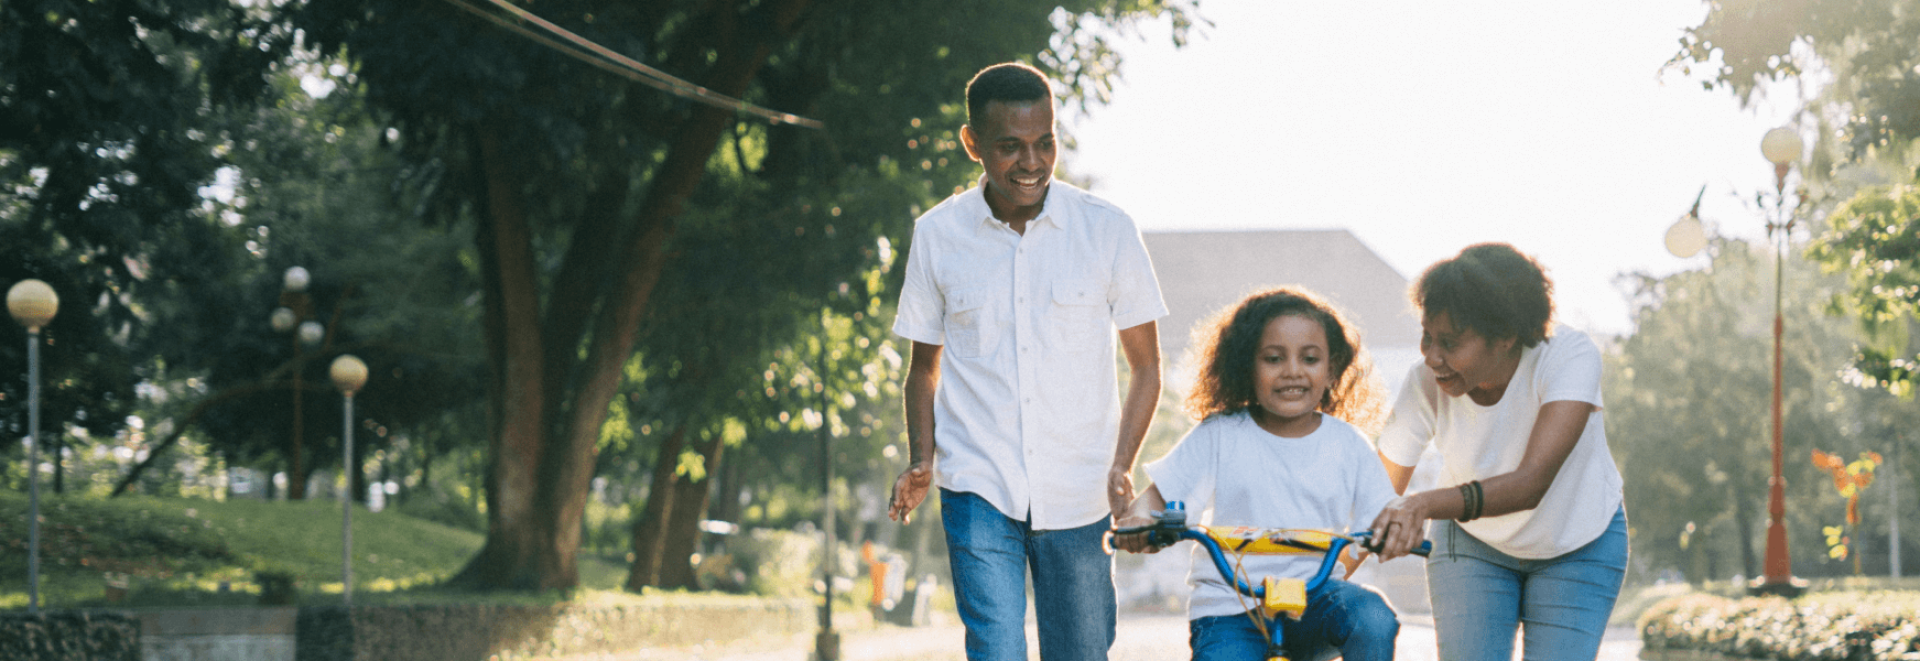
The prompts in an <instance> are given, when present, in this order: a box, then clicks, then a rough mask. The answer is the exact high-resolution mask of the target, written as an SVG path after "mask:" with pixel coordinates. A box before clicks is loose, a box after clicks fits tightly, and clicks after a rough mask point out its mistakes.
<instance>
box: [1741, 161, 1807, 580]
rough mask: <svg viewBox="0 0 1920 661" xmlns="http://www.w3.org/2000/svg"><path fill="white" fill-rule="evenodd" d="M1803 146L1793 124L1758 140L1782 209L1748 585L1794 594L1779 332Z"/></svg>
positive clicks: (1772, 229)
mask: <svg viewBox="0 0 1920 661" xmlns="http://www.w3.org/2000/svg"><path fill="white" fill-rule="evenodd" d="M1802 147H1803V145H1802V144H1801V142H1800V134H1799V133H1798V132H1796V131H1794V130H1793V129H1792V128H1789V127H1785V126H1782V127H1779V128H1776V129H1773V130H1771V131H1767V134H1766V136H1765V137H1763V138H1761V139H1760V153H1761V154H1762V155H1764V156H1766V157H1767V160H1768V161H1770V162H1772V163H1773V192H1774V195H1775V199H1776V200H1777V201H1776V202H1775V204H1776V208H1777V209H1778V210H1781V211H1782V213H1777V214H1776V215H1778V216H1782V217H1783V218H1782V219H1780V220H1771V221H1768V222H1767V238H1768V239H1769V240H1771V241H1773V243H1774V260H1773V476H1772V477H1771V478H1768V480H1767V557H1766V563H1765V565H1764V567H1763V568H1764V570H1765V575H1764V576H1762V577H1761V578H1760V580H1758V581H1755V582H1754V583H1753V585H1751V586H1750V587H1749V591H1750V592H1754V593H1756V594H1777V595H1782V596H1787V597H1792V596H1796V595H1798V594H1800V592H1801V591H1803V590H1804V589H1805V588H1806V581H1802V580H1799V579H1796V578H1794V577H1793V559H1792V558H1791V557H1790V556H1789V555H1788V554H1787V525H1786V523H1785V521H1784V519H1785V518H1786V515H1787V496H1786V487H1787V480H1786V478H1785V477H1783V476H1782V475H1781V473H1780V465H1781V459H1782V453H1783V450H1782V445H1783V443H1782V428H1781V425H1780V422H1781V409H1780V390H1781V384H1780V377H1781V369H1782V367H1784V358H1783V356H1784V354H1783V352H1782V350H1781V335H1782V333H1783V332H1784V331H1785V329H1786V322H1785V321H1784V320H1783V319H1782V316H1781V307H1782V302H1783V300H1784V299H1783V296H1782V294H1781V289H1782V286H1783V283H1784V282H1785V280H1784V278H1783V277H1782V276H1783V275H1784V274H1785V264H1786V260H1787V243H1788V241H1789V238H1790V237H1789V233H1790V232H1792V231H1793V222H1794V215H1795V214H1794V212H1793V211H1790V210H1786V204H1787V198H1786V188H1787V172H1788V171H1789V170H1792V169H1793V164H1794V163H1796V162H1799V160H1800V152H1801V149H1802Z"/></svg>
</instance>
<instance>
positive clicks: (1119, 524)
mask: <svg viewBox="0 0 1920 661" xmlns="http://www.w3.org/2000/svg"><path fill="white" fill-rule="evenodd" d="M1150 525H1153V519H1152V518H1151V517H1144V516H1140V515H1137V514H1127V515H1126V516H1123V517H1121V518H1119V519H1116V520H1114V522H1113V527H1114V529H1115V530H1118V529H1122V528H1138V527H1142V526H1150ZM1108 534H1112V533H1108ZM1113 547H1114V548H1117V549H1120V550H1122V551H1130V552H1133V553H1159V552H1160V547H1158V546H1154V545H1152V544H1148V543H1147V534H1146V533H1133V534H1130V535H1113Z"/></svg>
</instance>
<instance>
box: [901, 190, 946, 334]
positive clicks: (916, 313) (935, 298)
mask: <svg viewBox="0 0 1920 661" xmlns="http://www.w3.org/2000/svg"><path fill="white" fill-rule="evenodd" d="M921 221H925V217H924V216H923V217H922V218H921ZM927 226H928V223H926V222H920V221H916V222H915V223H914V224H913V243H912V244H911V245H909V246H907V272H906V280H905V282H904V283H903V284H902V285H901V287H900V305H898V306H897V307H896V308H895V313H894V317H893V334H895V335H899V336H900V337H904V338H907V339H909V340H913V341H915V342H921V343H925V344H946V323H945V319H946V315H945V309H946V303H945V299H944V298H942V296H941V294H940V287H939V283H938V282H936V281H935V280H934V277H933V255H932V253H933V252H934V250H935V249H936V246H934V242H933V241H932V240H931V239H930V237H929V235H931V234H933V232H932V231H930V230H928V228H927Z"/></svg>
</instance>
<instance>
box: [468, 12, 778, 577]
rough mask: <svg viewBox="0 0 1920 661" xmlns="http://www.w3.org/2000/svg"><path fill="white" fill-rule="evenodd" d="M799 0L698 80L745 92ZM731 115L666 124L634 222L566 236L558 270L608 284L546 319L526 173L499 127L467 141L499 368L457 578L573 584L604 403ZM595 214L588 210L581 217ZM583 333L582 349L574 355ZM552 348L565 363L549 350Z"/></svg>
mask: <svg viewBox="0 0 1920 661" xmlns="http://www.w3.org/2000/svg"><path fill="white" fill-rule="evenodd" d="M807 4H808V0H784V1H782V2H778V3H774V4H772V5H763V6H761V7H759V8H757V9H756V10H754V11H757V12H763V13H764V16H761V17H759V18H764V19H766V23H765V24H764V26H765V27H768V28H771V29H767V30H753V31H750V33H751V35H750V37H748V39H747V40H745V41H743V42H740V43H726V44H721V45H722V46H724V47H723V48H719V49H718V51H719V52H720V53H721V55H720V58H719V60H718V61H716V62H715V63H714V65H713V67H712V68H711V69H710V70H709V75H708V78H709V80H708V81H707V84H706V85H705V87H707V88H708V89H711V90H714V91H717V92H720V93H722V94H726V95H729V96H739V95H740V94H741V93H742V92H743V91H744V90H746V89H747V86H748V84H749V83H750V82H751V81H752V80H753V78H754V76H755V75H756V74H757V73H758V72H759V70H760V68H761V66H763V65H764V64H765V63H766V61H767V56H768V55H769V53H771V52H772V47H773V44H774V42H775V41H776V40H784V39H786V38H788V35H790V34H791V31H792V27H793V25H794V23H795V22H796V21H797V20H798V19H799V15H800V11H801V10H802V9H803V8H805V7H806V5H807ZM734 121H735V117H734V113H733V112H731V111H728V110H721V109H718V108H713V107H709V106H704V105H703V106H698V107H696V108H694V109H693V110H692V111H691V112H690V115H689V117H688V118H687V119H686V120H685V121H683V122H681V123H680V124H679V125H678V126H676V127H674V130H673V132H672V133H673V135H674V139H673V142H672V144H671V146H670V147H669V148H668V150H667V155H666V158H665V160H664V161H662V162H661V164H660V165H659V166H658V168H657V169H656V171H655V176H654V178H653V180H652V182H651V184H650V185H649V188H648V190H647V194H646V198H645V199H644V200H643V201H642V202H641V204H640V209H639V212H638V213H637V214H635V216H634V218H635V219H636V220H635V221H634V225H633V227H632V229H630V230H624V231H623V232H622V234H624V237H619V238H616V240H614V241H609V238H610V236H609V233H602V232H594V231H587V232H576V233H575V235H574V237H573V239H572V240H573V242H574V246H576V247H570V248H569V250H568V263H567V264H566V265H564V266H562V267H561V270H560V274H559V276H558V278H559V280H561V281H564V282H569V283H571V282H589V283H591V282H595V281H608V282H609V284H608V285H607V288H605V289H601V288H599V287H595V288H594V291H596V292H599V296H600V298H599V304H598V305H594V304H591V301H588V300H586V299H581V298H578V297H577V294H576V293H574V292H572V291H570V290H562V291H560V292H558V293H556V297H555V298H554V299H553V302H554V304H555V305H554V306H553V308H552V309H551V310H549V313H550V316H549V317H548V318H546V319H545V320H544V321H543V320H542V316H541V307H540V300H539V293H538V288H539V284H538V283H539V276H540V274H539V273H538V272H537V270H536V268H535V263H534V261H533V258H532V254H531V248H530V246H531V243H532V242H531V239H532V236H531V232H530V231H529V229H528V226H527V219H526V216H525V214H524V211H523V210H522V208H521V206H520V204H519V198H520V195H521V194H522V193H523V192H524V191H522V190H521V181H522V180H521V179H520V178H518V177H515V176H513V173H512V172H511V170H510V168H511V167H512V165H513V164H514V161H512V159H511V157H510V156H509V155H507V154H504V153H502V149H501V146H500V145H501V141H500V139H501V135H500V133H499V130H500V129H499V127H497V126H487V127H483V128H482V129H481V130H480V131H479V134H478V135H477V136H476V137H477V140H476V141H475V143H476V144H477V145H478V146H479V151H480V154H479V160H480V166H481V167H480V172H481V173H482V183H483V184H484V185H485V188H486V190H487V195H486V200H487V208H486V209H485V210H484V213H483V218H482V222H481V223H480V225H481V232H480V236H479V239H480V240H479V244H480V252H481V255H482V270H483V271H484V274H483V276H484V278H485V280H486V282H485V293H486V296H485V297H484V298H485V299H486V308H485V310H484V314H485V322H486V330H487V333H486V334H487V344H488V351H489V359H490V360H489V364H490V366H491V368H492V372H493V382H492V383H491V384H490V385H491V387H490V388H489V397H488V401H489V403H490V404H491V407H492V420H491V422H492V423H493V424H492V428H491V430H490V434H491V436H492V439H491V450H492V454H491V456H492V460H493V466H492V469H491V470H490V471H489V473H488V475H489V478H490V480H491V482H490V484H489V485H488V493H487V500H488V504H489V508H488V510H487V513H488V528H487V542H486V545H485V546H484V547H482V548H481V551H480V554H479V555H478V556H475V558H474V559H473V560H472V561H471V562H469V563H468V565H467V567H466V568H464V569H462V570H461V572H460V574H459V575H458V576H456V577H455V578H454V581H455V582H472V583H477V584H478V585H480V586H482V587H503V588H513V589H534V590H548V589H566V588H572V587H574V586H575V585H577V584H578V582H579V576H578V567H577V564H576V555H577V553H578V551H579V548H580V524H581V521H582V519H583V518H584V516H585V510H586V500H587V488H588V485H589V484H590V483H591V481H592V479H593V469H594V465H595V461H594V453H595V444H596V443H597V442H598V441H599V437H600V427H601V424H602V423H603V422H604V421H605V420H606V414H607V406H608V404H609V403H610V402H611V401H612V400H613V397H614V395H615V393H616V392H617V391H618V388H619V385H620V381H621V378H622V376H623V368H624V366H625V365H626V362H627V359H628V358H629V357H630V356H631V355H632V353H633V345H634V342H635V338H636V336H637V333H638V332H639V329H640V322H641V320H642V319H643V318H644V317H645V313H646V310H647V303H648V300H649V299H650V298H651V296H652V294H653V289H654V287H655V286H656V285H657V284H658V283H659V281H660V276H661V272H662V270H663V268H664V266H665V263H666V255H665V248H666V245H667V242H668V240H669V239H670V238H671V236H672V234H673V227H674V223H675V221H676V220H677V219H678V218H679V217H680V215H681V213H682V211H683V210H684V208H685V206H686V201H687V200H688V199H689V198H690V197H692V195H693V193H694V191H695V189H697V188H698V187H699V184H700V180H701V178H702V177H703V176H704V175H705V173H706V164H707V161H708V160H709V159H710V158H711V157H712V155H713V150H714V149H715V147H716V146H717V145H718V144H719V140H720V136H721V134H722V132H723V131H725V130H726V128H727V127H729V126H731V125H732V123H733V122H734ZM603 192H605V189H603ZM605 194H606V195H608V196H610V197H617V196H616V195H615V194H613V193H610V192H607V193H605ZM602 223H603V221H598V220H594V219H593V218H589V219H587V224H586V225H584V226H591V227H600V226H601V225H602ZM606 224H609V225H610V224H611V223H606ZM582 242H602V243H613V244H614V245H616V246H617V250H616V251H614V253H613V254H611V255H608V254H606V252H605V251H603V250H602V249H600V248H597V247H593V246H582V245H581V243H582ZM575 259H582V260H585V261H581V262H574V261H573V260H575ZM602 260H606V261H605V263H607V264H615V265H619V266H618V267H615V268H618V269H619V270H618V272H617V273H609V274H606V275H607V276H610V277H607V278H600V277H595V276H596V274H598V273H599V272H600V271H599V269H600V268H603V266H602ZM543 330H544V331H546V332H545V333H544V334H543ZM583 345H584V347H585V349H586V355H585V356H584V357H581V358H574V356H577V355H579V350H580V349H581V348H582V346H583ZM560 360H564V362H556V361H560ZM656 489H657V487H656ZM655 493H658V491H657V490H656V491H655Z"/></svg>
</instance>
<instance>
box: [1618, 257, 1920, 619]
mask: <svg viewBox="0 0 1920 661" xmlns="http://www.w3.org/2000/svg"><path fill="white" fill-rule="evenodd" d="M1711 254H1712V255H1713V261H1712V263H1711V265H1709V266H1708V267H1706V268H1704V269H1700V270H1695V271H1685V272H1681V273H1677V274H1674V275H1671V276H1667V277H1664V278H1653V277H1650V276H1638V277H1636V278H1633V279H1630V280H1629V281H1628V282H1629V283H1630V286H1631V287H1632V291H1633V292H1634V294H1635V299H1634V300H1635V324H1636V330H1635V332H1634V334H1633V335H1632V336H1630V337H1628V338H1625V339H1624V340H1622V341H1621V342H1620V343H1619V344H1618V345H1616V346H1615V347H1614V348H1612V349H1611V350H1610V351H1609V352H1608V354H1607V356H1606V361H1607V370H1606V376H1605V379H1606V382H1605V383H1604V384H1603V388H1604V390H1605V392H1606V393H1607V402H1606V403H1607V427H1608V428H1607V438H1608V443H1609V445H1610V446H1611V448H1612V449H1613V451H1614V455H1615V459H1616V461H1617V462H1619V465H1620V468H1621V473H1622V474H1623V475H1625V476H1626V479H1627V489H1626V499H1627V502H1626V507H1627V510H1628V511H1629V512H1632V513H1633V521H1632V523H1633V535H1632V540H1633V554H1634V557H1635V559H1636V561H1635V565H1636V567H1642V568H1645V569H1647V570H1650V571H1651V572H1652V573H1654V574H1658V573H1660V572H1662V571H1664V570H1678V571H1680V572H1681V573H1683V574H1685V575H1686V576H1687V578H1688V579H1689V580H1690V581H1693V582H1695V583H1699V582H1701V581H1705V580H1724V579H1726V578H1727V577H1729V576H1732V575H1733V574H1736V573H1739V574H1744V575H1746V576H1750V577H1751V576H1755V575H1757V574H1758V573H1759V567H1758V560H1759V558H1758V557H1757V556H1758V552H1759V551H1758V550H1759V549H1760V548H1762V539H1763V537H1762V533H1763V531H1764V527H1765V525H1766V509H1765V507H1766V505H1765V503H1766V498H1767V479H1768V475H1769V473H1770V472H1771V467H1772V462H1771V457H1770V452H1771V450H1770V448H1771V443H1772V432H1771V429H1770V421H1769V417H1770V397H1771V390H1772V376H1771V374H1772V357H1773V351H1772V329H1771V326H1772V323H1771V322H1772V317H1773V314H1772V313H1773V310H1772V299H1773V282H1772V280H1773V273H1771V271H1772V270H1773V269H1772V268H1771V267H1772V266H1773V264H1772V263H1771V262H1772V259H1771V256H1770V255H1768V254H1766V252H1762V251H1760V250H1757V249H1756V248H1755V247H1754V246H1750V245H1748V244H1745V243H1741V242H1736V241H1730V240H1725V239H1716V240H1715V241H1714V243H1713V244H1712V251H1711ZM1786 266H1787V268H1786V270H1785V272H1784V274H1785V279H1786V282H1785V285H1784V291H1785V294H1786V295H1785V299H1784V317H1785V320H1786V324H1785V330H1786V335H1785V342H1784V348H1785V356H1784V357H1785V373H1784V376H1783V379H1782V385H1783V394H1784V400H1783V403H1784V414H1785V434H1784V447H1785V450H1784V452H1785V456H1787V457H1805V456H1808V455H1809V454H1810V452H1811V451H1812V449H1813V448H1814V447H1815V446H1820V447H1830V448H1835V449H1836V451H1842V452H1857V451H1862V450H1866V449H1869V448H1873V447H1884V446H1883V443H1884V441H1883V440H1882V439H1885V438H1888V437H1890V436H1893V435H1895V434H1898V433H1899V430H1900V429H1903V428H1905V427H1910V426H1912V425H1914V424H1917V423H1920V420H1916V417H1917V416H1916V414H1915V412H1914V411H1913V410H1912V408H1911V407H1910V406H1904V405H1902V404H1901V403H1900V402H1898V401H1896V400H1895V399H1894V398H1892V397H1890V396H1888V395H1887V394H1886V393H1884V392H1879V391H1873V390H1863V389H1860V388H1858V387H1855V386H1853V385H1850V384H1848V383H1846V382H1845V381H1844V380H1843V379H1842V378H1841V373H1842V372H1843V370H1844V369H1845V366H1846V364H1847V357H1848V356H1849V355H1850V354H1851V351H1852V346H1853V343H1854V342H1855V341H1857V340H1856V338H1857V335H1856V334H1855V333H1854V332H1853V326H1852V324H1850V323H1848V322H1847V321H1846V320H1844V319H1835V318H1831V317H1827V316H1825V315H1823V314H1822V312H1823V311H1824V309H1825V302H1826V300H1827V299H1828V298H1829V297H1830V296H1831V292H1832V291H1834V290H1835V289H1836V288H1837V287H1838V283H1837V282H1834V281H1833V279H1831V278H1820V277H1816V276H1815V274H1813V273H1811V272H1810V271H1811V269H1809V268H1806V266H1805V265H1804V264H1800V263H1797V262H1795V261H1793V260H1789V261H1788V263H1787V265H1786ZM1784 471H1785V476H1786V480H1787V485H1788V491H1787V501H1788V502H1789V503H1791V504H1792V505H1791V506H1790V507H1789V508H1788V515H1787V520H1786V524H1787V530H1788V531H1789V536H1790V544H1789V548H1790V549H1791V550H1792V551H1793V553H1794V567H1795V572H1796V573H1797V574H1800V575H1821V574H1829V573H1836V572H1841V571H1845V569H1844V568H1843V567H1842V566H1841V565H1839V564H1838V563H1832V562H1831V561H1830V559H1829V558H1827V557H1826V554H1825V553H1824V552H1823V551H1824V550H1825V549H1826V546H1825V545H1824V544H1823V542H1824V539H1823V537H1822V536H1820V535H1819V534H1818V533H1819V531H1820V522H1822V521H1833V520H1835V519H1836V518H1838V516H1840V515H1842V514H1843V512H1842V511H1841V508H1842V507H1843V503H1840V502H1836V501H1834V500H1832V499H1831V498H1830V497H1829V496H1827V491H1826V487H1825V486H1824V484H1825V483H1826V482H1827V479H1826V476H1825V475H1824V474H1822V473H1819V472H1817V469H1814V468H1813V467H1812V466H1810V465H1809V464H1807V463H1806V462H1803V461H1798V460H1794V461H1788V462H1786V463H1785V465H1784ZM1862 505H1863V506H1866V507H1876V506H1877V504H1876V503H1863V504H1862ZM1638 578H1640V579H1641V580H1644V579H1647V578H1650V576H1646V575H1641V576H1639V577H1638Z"/></svg>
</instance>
